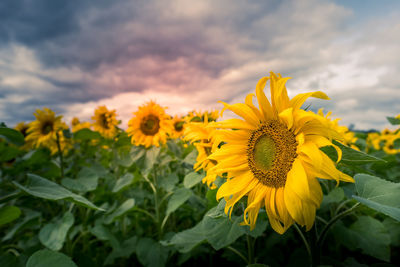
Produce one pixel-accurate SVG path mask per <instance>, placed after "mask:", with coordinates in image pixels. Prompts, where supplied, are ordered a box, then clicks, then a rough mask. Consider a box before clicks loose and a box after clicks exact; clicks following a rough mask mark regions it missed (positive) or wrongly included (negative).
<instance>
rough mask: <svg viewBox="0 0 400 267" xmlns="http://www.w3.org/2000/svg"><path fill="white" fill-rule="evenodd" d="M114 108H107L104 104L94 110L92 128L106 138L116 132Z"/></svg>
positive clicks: (116, 122)
mask: <svg viewBox="0 0 400 267" xmlns="http://www.w3.org/2000/svg"><path fill="white" fill-rule="evenodd" d="M116 116H117V114H116V113H115V109H113V110H108V109H107V108H106V106H99V107H98V108H97V109H96V110H95V112H94V116H93V117H92V120H94V123H93V128H94V130H95V131H98V132H99V133H100V134H101V135H103V136H104V137H106V138H112V137H114V136H115V135H116V133H117V127H116V126H117V125H118V121H117V118H116Z"/></svg>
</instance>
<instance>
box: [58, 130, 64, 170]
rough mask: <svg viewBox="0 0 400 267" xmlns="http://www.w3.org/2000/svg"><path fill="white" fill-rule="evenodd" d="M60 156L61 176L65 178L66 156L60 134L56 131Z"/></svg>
mask: <svg viewBox="0 0 400 267" xmlns="http://www.w3.org/2000/svg"><path fill="white" fill-rule="evenodd" d="M56 137H57V149H58V156H59V157H60V169H61V178H64V157H63V154H62V151H61V144H60V135H59V134H58V132H56Z"/></svg>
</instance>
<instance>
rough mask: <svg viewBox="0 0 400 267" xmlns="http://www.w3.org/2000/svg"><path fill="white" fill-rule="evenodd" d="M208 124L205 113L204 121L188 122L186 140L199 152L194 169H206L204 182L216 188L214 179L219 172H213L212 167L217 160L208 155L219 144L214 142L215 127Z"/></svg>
mask: <svg viewBox="0 0 400 267" xmlns="http://www.w3.org/2000/svg"><path fill="white" fill-rule="evenodd" d="M208 124H209V122H208V115H207V114H205V116H204V117H203V121H202V122H197V121H192V122H189V123H187V125H186V128H185V133H184V136H185V140H186V141H190V142H191V143H194V146H195V147H196V149H197V152H198V154H197V158H196V163H195V164H194V166H193V169H194V170H195V171H199V170H201V169H203V170H204V171H206V173H207V175H206V177H204V178H203V180H202V181H203V183H207V185H208V186H209V187H210V188H212V189H214V188H216V186H215V184H214V181H215V179H216V178H217V174H216V173H215V172H211V171H210V169H211V168H212V167H214V166H215V164H216V163H217V162H216V161H215V160H213V159H209V158H208V156H209V155H211V153H212V152H213V151H215V150H216V148H217V145H218V144H216V143H215V142H214V132H215V129H214V128H210V127H207V126H208Z"/></svg>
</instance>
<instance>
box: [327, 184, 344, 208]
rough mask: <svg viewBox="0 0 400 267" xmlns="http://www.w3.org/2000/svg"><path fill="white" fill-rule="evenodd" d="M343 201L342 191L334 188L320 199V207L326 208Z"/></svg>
mask: <svg viewBox="0 0 400 267" xmlns="http://www.w3.org/2000/svg"><path fill="white" fill-rule="evenodd" d="M343 199H344V191H343V188H341V187H335V189H333V190H332V191H330V192H329V193H328V194H327V195H326V196H324V198H323V199H322V203H321V207H326V206H328V205H329V204H331V203H339V202H340V201H342V200H343Z"/></svg>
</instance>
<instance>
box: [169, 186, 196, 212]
mask: <svg viewBox="0 0 400 267" xmlns="http://www.w3.org/2000/svg"><path fill="white" fill-rule="evenodd" d="M192 195H193V192H192V191H191V190H189V189H186V188H179V189H178V190H176V191H175V192H174V194H173V195H172V196H171V198H170V199H169V201H168V206H167V214H169V213H171V212H174V211H175V210H176V209H178V208H179V207H180V206H181V205H182V204H183V203H185V202H186V200H188V199H189V198H190V197H191V196H192Z"/></svg>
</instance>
